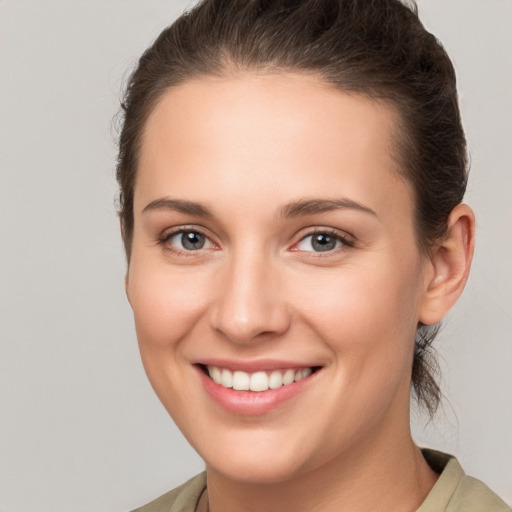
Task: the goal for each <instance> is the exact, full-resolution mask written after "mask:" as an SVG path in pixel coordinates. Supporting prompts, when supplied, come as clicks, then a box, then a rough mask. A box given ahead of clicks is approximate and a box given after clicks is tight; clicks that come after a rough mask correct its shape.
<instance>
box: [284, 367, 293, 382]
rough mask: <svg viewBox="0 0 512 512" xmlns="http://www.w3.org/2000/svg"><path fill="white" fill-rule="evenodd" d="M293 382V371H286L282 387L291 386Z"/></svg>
mask: <svg viewBox="0 0 512 512" xmlns="http://www.w3.org/2000/svg"><path fill="white" fill-rule="evenodd" d="M294 380H295V370H291V369H290V370H286V371H285V372H284V375H283V386H287V385H288V384H291V383H292V382H293V381H294Z"/></svg>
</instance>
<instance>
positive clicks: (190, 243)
mask: <svg viewBox="0 0 512 512" xmlns="http://www.w3.org/2000/svg"><path fill="white" fill-rule="evenodd" d="M208 242H209V240H208V239H207V238H206V236H204V235H203V234H202V233H198V232H197V231H182V232H181V233H176V234H175V235H173V236H172V237H171V238H170V243H171V244H172V245H174V246H176V247H178V248H179V249H182V250H185V251H197V250H199V249H204V248H205V246H206V245H207V244H208Z"/></svg>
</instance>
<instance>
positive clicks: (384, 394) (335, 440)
mask: <svg viewBox="0 0 512 512" xmlns="http://www.w3.org/2000/svg"><path fill="white" fill-rule="evenodd" d="M396 117H397V116H396V114H395V112H394V111H393V110H391V109H390V108H388V107H387V106H386V105H383V104H379V103H376V102H373V101H370V100H369V99H365V98H362V97H359V96H356V95H349V94H346V93H343V92H340V91H337V90H334V89H332V88H330V87H328V86H327V85H325V84H323V83H322V82H320V81H319V80H318V79H316V78H315V77H312V76H305V75H294V74H281V75H265V74H259V75H256V74H245V75H236V76H229V77H226V78H224V79H218V78H215V79H214V78H202V79H197V80H195V81H193V82H189V83H186V84H184V85H180V86H177V87H175V88H172V89H171V90H169V91H167V92H166V93H165V94H164V95H163V97H162V98H161V100H160V102H159V103H158V105H157V106H156V107H155V109H154V110H153V112H152V114H151V115H150V117H149V119H148V121H147V125H146V127H145V132H144V137H143V143H142V147H141V153H140V164H139V169H138V176H137V182H136V187H135V200H134V211H135V227H134V236H133V248H132V256H131V261H130V265H129V270H128V274H127V278H126V290H127V295H128V299H129V301H130V304H131V306H132V308H133V311H134V316H135V324H136V329H137V335H138V339H139V345H140V352H141V356H142V360H143V363H144V367H145V370H146V372H147V375H148V377H149V380H150V382H151V384H152V386H153V388H154V390H155V392H156V393H157V395H158V396H159V398H160V400H161V401H162V403H163V404H164V406H165V407H166V409H167V410H168V411H169V413H170V414H171V416H172V417H173V419H174V420H175V422H176V423H177V425H178V426H179V428H180V429H181V431H182V432H183V433H184V435H185V436H186V437H187V439H188V441H189V442H190V443H191V444H192V446H193V447H194V448H195V449H196V450H197V451H198V453H199V454H200V455H201V456H202V457H203V459H204V460H205V463H206V468H207V477H208V494H209V496H208V500H209V507H210V511H213V512H218V511H223V512H230V511H239V510H248V511H263V510H265V511H267V512H268V511H273V510H283V507H285V509H286V510H295V511H301V510H308V511H311V510H322V511H330V510H351V511H358V510H361V511H362V510H372V511H376V510H393V511H397V510H404V511H405V510H415V509H416V508H417V507H418V506H419V505H420V504H421V502H422V501H423V500H424V498H425V496H426V495H427V494H428V492H429V490H430V489H431V488H432V486H433V485H434V483H435V481H436V475H435V474H434V473H433V472H432V471H431V470H430V468H429V467H428V465H427V464H426V463H425V461H424V459H423V457H422V456H421V453H420V451H419V449H418V448H417V447H416V445H415V444H414V442H413V440H412V438H411V434H410V427H409V400H410V384H411V366H412V357H413V348H414V335H415V331H416V326H417V324H418V322H419V321H422V322H424V323H436V322H438V321H439V320H441V318H442V317H443V316H444V315H445V314H446V312H447V310H448V309H449V308H450V307H451V305H452V304H453V303H454V302H455V300H456V299H457V298H458V296H459V294H460V292H461V291H462V288H463V286H464V282H465V279H466V276H467V272H468V270H469V263H470V260H471V253H472V246H473V242H472V240H473V231H474V229H473V224H474V221H473V216H472V213H471V210H469V208H468V207H466V206H465V205H460V206H459V207H457V208H456V209H455V210H454V212H453V213H452V216H451V217H450V220H449V230H448V235H447V237H446V239H445V240H443V241H441V242H440V244H439V246H438V247H437V248H435V249H434V250H433V251H432V252H431V255H430V256H428V257H426V256H424V255H422V253H421V252H420V250H419V249H418V247H417V243H416V234H415V232H414V226H413V206H414V204H413V195H412V191H411V189H410V186H409V184H408V183H407V182H406V181H405V180H404V179H402V178H401V177H400V176H399V174H398V163H397V162H396V161H395V159H394V158H393V156H392V155H393V153H394V152H393V147H392V137H391V135H392V133H393V129H394V124H395V122H396ZM169 199H171V200H173V201H176V200H179V201H187V202H193V203H200V204H201V205H203V206H205V207H206V208H208V210H209V213H210V215H209V216H205V215H199V214H198V213H200V212H198V211H195V212H194V211H192V210H190V209H189V210H190V211H188V212H184V211H176V209H175V208H174V207H173V206H175V204H176V203H169V202H168V200H169ZM312 199H315V200H323V201H339V200H340V199H343V201H344V203H343V204H344V205H343V206H342V207H337V208H334V209H330V210H328V211H316V210H318V208H317V209H316V210H315V208H310V209H309V210H310V211H308V212H306V213H303V214H301V215H297V214H296V213H297V212H295V215H283V213H286V208H287V205H290V204H294V203H297V202H300V201H305V200H312ZM165 201H167V202H165ZM354 204H357V205H359V207H354ZM148 205H152V206H149V207H148ZM324 206H325V205H324ZM361 206H362V207H363V208H360V207H361ZM290 209H291V208H290V207H289V206H288V213H290ZM196 210H197V208H196ZM283 210H285V212H283ZM324 210H325V208H324ZM370 210H371V211H370ZM292 213H293V212H292ZM184 228H186V229H188V230H189V231H194V232H199V233H202V234H204V235H205V236H206V238H205V245H204V247H203V248H202V249H199V250H188V251H187V250H186V249H184V248H183V246H181V245H180V240H181V236H178V235H174V236H172V233H174V232H175V231H176V230H179V229H184ZM313 229H314V230H316V231H319V232H326V231H327V232H333V234H332V235H331V236H334V237H335V236H339V237H341V238H340V241H339V242H337V244H336V247H335V248H334V249H333V250H331V251H326V252H322V253H318V252H315V250H314V248H313V247H312V245H311V237H310V235H311V233H312V230H313ZM343 238H344V239H345V240H346V243H343V242H342V241H341V240H342V239H343ZM212 357H217V358H219V357H221V358H225V359H229V360H242V361H258V360H261V359H277V360H285V361H297V362H300V363H302V364H304V365H305V366H309V365H311V366H312V365H315V366H321V370H320V371H319V372H317V373H316V374H314V375H313V378H311V379H310V381H309V382H308V384H307V385H306V386H304V388H303V389H302V391H301V392H300V393H299V394H297V395H296V396H294V397H293V398H292V399H291V400H288V401H286V402H285V403H283V404H282V405H281V406H279V407H277V408H274V409H272V410H270V411H268V412H266V413H265V414H260V415H256V416H247V415H241V414H235V413H231V412H227V411H226V410H224V409H223V408H222V407H220V406H219V405H218V404H217V403H215V402H214V401H213V400H212V398H211V397H210V396H209V395H208V394H207V393H206V391H205V389H204V386H203V385H202V383H201V380H200V379H199V378H198V371H197V367H196V366H194V365H195V363H197V362H198V361H201V360H205V359H208V358H212ZM396 482H400V485H396ZM205 502H206V498H204V499H203V500H202V503H201V507H204V506H205Z"/></svg>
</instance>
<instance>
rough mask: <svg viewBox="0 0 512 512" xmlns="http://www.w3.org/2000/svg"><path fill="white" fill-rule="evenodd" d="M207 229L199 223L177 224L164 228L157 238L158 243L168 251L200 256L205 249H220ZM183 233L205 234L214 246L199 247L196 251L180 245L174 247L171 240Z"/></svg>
mask: <svg viewBox="0 0 512 512" xmlns="http://www.w3.org/2000/svg"><path fill="white" fill-rule="evenodd" d="M206 231H207V230H206V229H205V228H203V227H202V226H197V225H182V226H175V227H173V228H168V229H166V230H164V231H163V232H162V233H161V235H160V236H159V237H158V239H157V243H158V244H159V245H161V246H162V247H163V248H164V249H165V250H166V251H169V252H172V253H175V254H179V255H184V256H198V255H199V253H203V252H204V251H207V250H211V249H218V247H219V246H218V244H217V243H216V242H215V241H214V240H213V238H212V236H210V235H209V234H207V233H206ZM182 233H198V234H200V235H202V236H204V237H205V238H206V239H207V240H208V241H209V242H210V244H211V245H212V246H213V247H205V248H201V249H197V250H196V251H187V250H184V249H180V248H178V247H172V246H171V244H169V243H168V242H169V240H171V239H172V238H173V237H175V236H177V235H179V234H182Z"/></svg>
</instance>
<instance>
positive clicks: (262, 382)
mask: <svg viewBox="0 0 512 512" xmlns="http://www.w3.org/2000/svg"><path fill="white" fill-rule="evenodd" d="M249 389H250V390H251V391H266V390H267V389H268V377H267V374H266V373H265V372H256V373H253V374H252V375H251V382H250V384H249Z"/></svg>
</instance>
